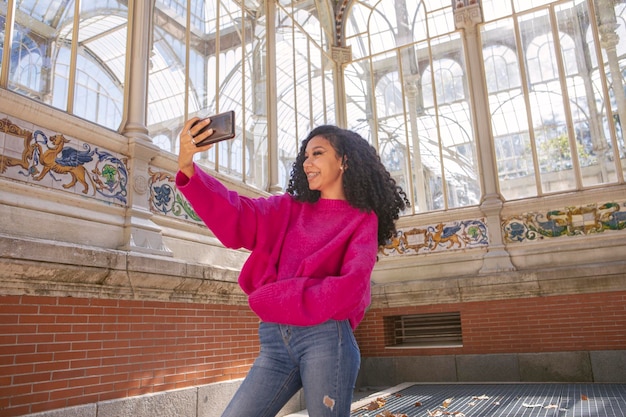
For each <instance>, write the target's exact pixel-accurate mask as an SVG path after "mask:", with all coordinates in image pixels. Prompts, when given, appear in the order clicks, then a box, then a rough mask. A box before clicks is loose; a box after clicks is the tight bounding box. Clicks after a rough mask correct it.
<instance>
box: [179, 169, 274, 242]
mask: <svg viewBox="0 0 626 417" xmlns="http://www.w3.org/2000/svg"><path fill="white" fill-rule="evenodd" d="M176 187H177V188H178V189H179V190H180V192H181V193H182V194H183V195H184V196H185V198H187V200H188V201H189V203H190V204H191V206H192V207H193V209H194V211H195V212H196V214H197V215H198V216H199V217H200V218H201V219H202V221H203V222H204V223H205V224H206V225H207V227H208V228H209V229H211V231H212V232H213V234H215V237H217V238H218V239H219V241H220V242H222V244H223V245H224V246H226V247H228V248H231V249H239V248H245V249H248V250H254V248H255V246H256V244H257V236H260V235H264V234H266V233H260V232H259V227H261V228H263V227H265V225H267V223H268V222H267V221H265V220H264V219H267V218H268V216H270V217H269V218H271V216H272V213H273V211H274V210H277V209H278V208H279V204H280V203H279V199H278V198H256V199H253V198H249V197H245V196H240V195H239V194H238V193H237V192H235V191H232V190H229V189H227V188H226V187H225V186H224V185H223V184H222V183H221V182H219V181H218V180H217V179H215V178H213V177H212V176H210V175H209V174H207V173H206V172H204V171H203V170H202V169H201V168H199V167H198V166H196V167H195V173H194V175H193V176H192V177H191V178H189V177H187V176H186V175H185V174H183V173H182V172H178V174H177V175H176Z"/></svg>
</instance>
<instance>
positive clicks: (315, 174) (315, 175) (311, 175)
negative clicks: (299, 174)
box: [306, 172, 319, 180]
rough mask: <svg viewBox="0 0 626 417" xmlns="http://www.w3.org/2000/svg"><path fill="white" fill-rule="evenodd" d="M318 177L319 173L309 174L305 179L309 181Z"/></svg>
mask: <svg viewBox="0 0 626 417" xmlns="http://www.w3.org/2000/svg"><path fill="white" fill-rule="evenodd" d="M318 175H319V172H309V173H307V174H306V177H307V179H309V180H310V179H312V178H315V177H317V176H318Z"/></svg>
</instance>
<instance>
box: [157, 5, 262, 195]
mask: <svg viewBox="0 0 626 417" xmlns="http://www.w3.org/2000/svg"><path fill="white" fill-rule="evenodd" d="M186 5H187V1H186V0H183V1H175V0H173V1H166V0H163V1H157V8H156V10H155V18H154V21H155V22H156V24H155V27H154V33H153V39H154V42H153V50H152V54H151V62H150V64H151V65H150V73H149V87H148V91H149V94H148V129H149V132H150V136H151V137H153V138H157V139H158V140H155V143H158V145H159V146H160V147H161V148H162V149H165V150H167V151H169V152H173V153H176V152H177V147H178V135H179V133H180V129H181V127H182V125H183V123H184V121H185V120H187V119H188V118H189V117H193V116H198V117H208V116H211V115H214V114H217V113H221V112H224V111H228V110H234V111H235V115H236V137H235V138H234V139H233V140H229V141H224V142H221V143H220V144H218V145H217V146H215V147H214V148H212V149H211V150H210V151H209V152H207V153H203V154H198V155H196V161H197V162H199V163H201V164H204V165H206V166H208V167H210V168H212V169H216V170H218V171H220V172H223V173H225V174H228V175H229V176H233V177H236V178H239V179H241V180H243V181H245V182H247V183H249V184H252V185H255V186H257V187H259V188H264V187H266V186H267V182H268V181H267V179H268V176H267V174H268V172H269V170H268V165H267V161H268V152H267V149H268V146H267V129H266V125H267V114H266V109H265V103H266V100H265V93H264V85H265V84H264V83H265V71H264V69H263V65H264V60H263V56H264V55H263V53H262V50H263V44H264V42H265V39H264V37H265V31H264V29H263V27H264V17H263V16H262V15H260V14H258V11H257V10H256V9H253V8H254V7H257V8H259V7H260V4H258V3H256V2H254V1H249V2H246V3H245V4H244V5H242V4H240V3H238V2H234V1H231V0H224V1H220V2H204V1H200V0H195V1H192V2H191V6H190V9H189V10H187V8H186ZM188 13H189V19H190V21H191V22H192V24H191V27H190V29H189V30H187V28H186V25H185V22H186V21H187V14H188ZM218 35H219V37H218ZM187 62H188V65H187ZM244 144H245V146H244Z"/></svg>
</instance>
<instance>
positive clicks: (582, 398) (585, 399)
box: [580, 394, 589, 401]
mask: <svg viewBox="0 0 626 417" xmlns="http://www.w3.org/2000/svg"><path fill="white" fill-rule="evenodd" d="M580 399H581V400H583V401H587V400H588V399H589V398H587V396H586V395H585V394H581V395H580Z"/></svg>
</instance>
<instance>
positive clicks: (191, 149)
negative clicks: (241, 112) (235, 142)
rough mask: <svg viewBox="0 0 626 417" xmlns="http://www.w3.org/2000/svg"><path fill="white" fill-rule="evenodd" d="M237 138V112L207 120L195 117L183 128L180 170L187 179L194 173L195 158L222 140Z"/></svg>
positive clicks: (179, 156)
mask: <svg viewBox="0 0 626 417" xmlns="http://www.w3.org/2000/svg"><path fill="white" fill-rule="evenodd" d="M234 137H235V112H234V111H228V112H226V113H221V114H218V115H215V116H210V117H207V118H205V119H200V118H198V117H194V118H192V119H189V120H188V121H187V122H186V123H185V125H184V126H183V130H182V133H181V134H180V151H179V154H178V168H179V169H180V171H181V172H183V173H184V174H185V175H187V177H190V178H191V176H192V175H193V173H194V165H193V156H194V154H196V153H197V152H203V151H207V150H209V149H211V147H212V146H213V145H214V144H215V143H217V142H219V141H222V140H226V139H232V138H234Z"/></svg>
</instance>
